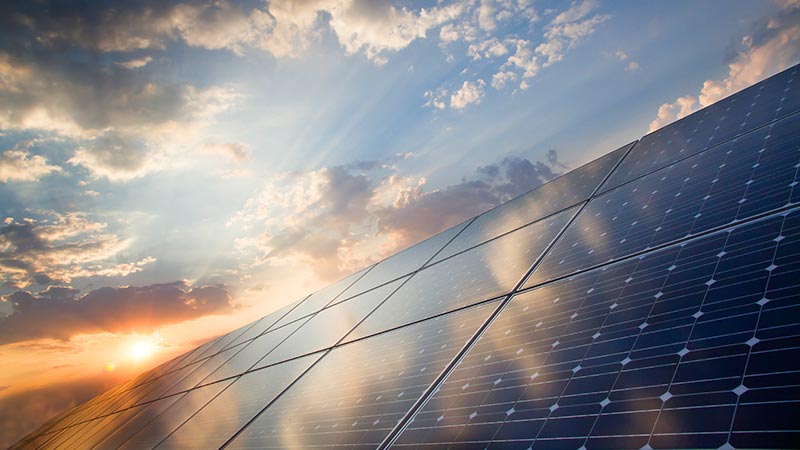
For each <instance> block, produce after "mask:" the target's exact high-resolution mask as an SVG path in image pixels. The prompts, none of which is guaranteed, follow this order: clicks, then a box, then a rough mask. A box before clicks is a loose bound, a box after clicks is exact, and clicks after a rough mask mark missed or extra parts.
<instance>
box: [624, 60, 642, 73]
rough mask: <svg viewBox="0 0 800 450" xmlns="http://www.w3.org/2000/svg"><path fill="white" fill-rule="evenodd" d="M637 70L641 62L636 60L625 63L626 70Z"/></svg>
mask: <svg viewBox="0 0 800 450" xmlns="http://www.w3.org/2000/svg"><path fill="white" fill-rule="evenodd" d="M637 70H639V63H638V62H636V61H630V62H628V64H626V65H625V72H635V71H637Z"/></svg>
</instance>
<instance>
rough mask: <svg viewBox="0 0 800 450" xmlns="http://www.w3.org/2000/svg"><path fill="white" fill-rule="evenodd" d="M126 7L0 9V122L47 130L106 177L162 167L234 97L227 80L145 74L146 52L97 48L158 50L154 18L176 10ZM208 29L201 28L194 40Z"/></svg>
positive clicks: (139, 173)
mask: <svg viewBox="0 0 800 450" xmlns="http://www.w3.org/2000/svg"><path fill="white" fill-rule="evenodd" d="M221 4H222V3H220V5H221ZM136 5H138V6H135V5H133V4H126V5H125V6H122V7H119V8H115V9H111V10H106V9H103V8H99V9H98V10H92V9H88V10H86V11H78V10H77V9H71V8H65V7H63V6H58V5H50V7H47V5H39V4H37V6H36V7H35V8H34V7H28V6H25V5H23V4H19V5H18V6H17V7H16V8H14V10H13V11H9V13H8V14H0V17H1V18H0V27H2V26H3V25H5V26H4V27H2V28H0V29H1V30H2V31H0V38H2V39H3V41H4V43H5V44H4V46H3V48H2V49H0V129H3V130H12V131H27V132H33V133H40V134H41V133H46V134H56V135H57V136H60V137H62V138H63V142H65V143H66V144H67V145H71V146H73V150H74V154H73V157H72V159H71V160H70V162H71V163H72V164H74V165H80V166H83V167H85V168H87V169H89V170H90V171H91V173H92V174H93V175H94V176H98V177H107V178H108V179H110V180H112V181H126V180H130V179H133V178H136V177H140V176H143V175H145V174H146V173H149V172H152V171H155V170H162V169H165V168H169V167H171V164H168V162H172V161H173V160H174V159H176V155H179V154H181V153H187V149H190V148H191V147H192V144H195V142H194V139H196V136H198V135H200V131H201V130H202V129H204V128H205V127H208V126H209V125H210V124H211V123H213V122H214V119H215V117H216V116H217V115H219V114H221V113H223V112H225V111H227V110H228V109H230V108H232V107H233V106H235V105H236V104H237V102H238V94H237V93H236V92H235V88H234V87H232V86H215V85H210V86H203V87H198V86H194V85H192V84H189V83H185V82H181V81H155V80H154V77H155V76H156V75H155V74H154V73H153V72H152V71H150V70H148V68H149V67H147V66H149V65H150V64H151V63H152V61H153V60H154V58H153V56H152V55H147V54H145V55H142V54H141V51H139V52H137V53H136V54H135V55H128V54H121V55H118V54H111V55H103V54H101V53H100V52H111V51H114V52H125V51H129V50H134V49H141V48H145V49H151V48H155V47H158V46H160V44H159V42H161V41H159V40H158V39H156V37H158V36H162V35H170V33H167V32H163V33H162V32H161V31H158V30H161V28H163V27H162V25H163V24H162V22H163V21H164V20H168V21H169V20H173V19H172V18H173V16H175V17H178V16H180V14H178V13H175V12H171V11H172V10H170V11H165V10H162V9H159V8H162V7H156V6H152V7H150V6H144V5H143V4H141V3H137V4H136ZM215 5H216V3H215ZM136 8H139V9H136ZM163 8H166V7H163ZM174 8H175V9H177V10H184V9H186V8H188V6H185V5H183V4H181V5H177V6H174ZM198 8H199V6H198ZM203 8H206V9H208V8H211V9H213V8H216V6H209V5H206V6H203ZM162 13H163V14H162ZM176 14H178V15H177V16H176ZM181 14H183V15H184V16H185V15H186V14H188V12H186V11H183V12H182V13H181ZM215 14H216V13H212V12H209V13H208V15H207V17H206V16H203V17H204V19H203V20H208V21H214V20H217V19H215V18H214V17H216V16H215ZM180 17H183V16H180ZM198 20H200V19H198ZM153 27H155V28H153ZM157 31H158V32H157ZM213 31H214V29H213V27H211V28H208V29H204V30H203V33H202V36H203V39H211V37H212V34H213ZM147 33H155V36H156V37H146V36H149V35H147ZM159 33H161V34H159ZM198 33H199V32H198ZM187 36H188V35H187ZM159 39H160V38H159ZM187 39H188V37H187ZM198 39H199V37H198ZM209 45H210V44H209ZM134 47H135V48H134Z"/></svg>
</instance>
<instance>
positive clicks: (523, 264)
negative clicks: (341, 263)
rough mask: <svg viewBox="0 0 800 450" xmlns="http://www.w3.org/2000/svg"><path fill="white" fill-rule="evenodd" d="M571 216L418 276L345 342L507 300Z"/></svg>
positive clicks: (572, 211)
mask: <svg viewBox="0 0 800 450" xmlns="http://www.w3.org/2000/svg"><path fill="white" fill-rule="evenodd" d="M575 211H576V209H575V208H571V209H568V210H566V211H563V212H560V213H558V214H556V215H554V216H550V217H549V218H547V219H543V220H541V221H539V222H535V223H533V224H531V225H528V226H527V227H525V228H521V229H519V230H517V231H514V232H512V233H509V234H507V235H505V236H503V237H500V238H498V239H495V240H493V241H490V242H487V243H485V244H483V245H481V246H479V247H475V248H473V249H471V250H468V251H466V252H463V253H460V254H458V255H456V256H453V257H452V258H449V259H446V260H444V261H442V262H439V263H437V264H434V265H432V266H430V267H427V268H425V269H424V270H421V271H419V272H417V273H416V274H414V276H412V277H411V279H410V280H409V281H408V282H407V283H405V284H404V285H403V286H402V287H401V288H400V289H399V290H398V291H397V292H395V293H394V294H392V296H391V297H389V299H388V300H386V302H385V303H383V304H382V305H381V306H379V307H378V309H376V310H375V312H373V313H372V314H371V315H370V316H369V317H367V318H366V319H365V320H364V322H362V323H361V324H360V325H359V326H358V327H356V329H355V330H353V332H352V333H351V334H349V335H348V336H347V338H346V340H353V339H357V338H360V337H364V336H368V335H370V334H373V333H377V332H380V331H383V330H387V329H390V328H393V327H397V326H400V325H404V324H407V323H411V322H414V321H416V320H421V319H425V318H427V317H431V316H433V315H436V314H441V313H444V312H447V311H452V310H454V309H457V308H461V307H464V306H468V305H471V304H473V303H476V302H480V301H484V300H488V299H492V298H496V297H500V296H504V295H506V294H507V293H509V292H510V291H511V290H512V289H513V288H514V287H515V286H516V285H517V283H518V282H519V281H520V279H521V278H522V277H523V275H525V273H526V272H527V270H528V269H529V268H530V267H531V265H533V263H534V261H536V259H537V258H538V257H539V256H540V255H541V253H542V252H543V251H544V249H545V248H546V246H547V245H548V244H549V243H550V242H551V241H552V240H553V239H554V238H555V236H556V235H557V234H558V232H559V231H561V229H562V228H563V227H564V226H565V225H566V224H567V222H568V221H569V219H570V218H572V216H573V215H574V214H575Z"/></svg>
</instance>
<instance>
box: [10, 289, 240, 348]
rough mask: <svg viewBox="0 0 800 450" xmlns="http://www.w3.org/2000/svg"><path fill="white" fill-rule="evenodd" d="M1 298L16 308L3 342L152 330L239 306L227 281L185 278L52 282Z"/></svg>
mask: <svg viewBox="0 0 800 450" xmlns="http://www.w3.org/2000/svg"><path fill="white" fill-rule="evenodd" d="M2 300H3V301H5V302H9V303H10V304H11V306H12V308H13V311H12V312H11V314H10V315H8V316H6V317H4V318H0V345H4V344H10V343H14V342H23V341H28V340H34V339H44V338H50V339H59V340H67V339H70V338H71V337H72V336H75V335H77V334H81V333H87V334H91V333H102V332H109V333H134V332H136V333H151V332H153V331H154V330H156V329H158V328H160V327H161V326H163V325H166V324H170V323H178V322H183V321H186V320H191V319H195V318H198V317H201V316H205V315H208V314H221V313H228V312H231V311H232V310H233V309H235V308H236V306H235V305H234V304H233V302H232V299H231V296H230V294H229V293H228V290H227V288H226V287H225V286H213V285H212V286H195V287H190V286H189V285H188V284H187V283H186V282H183V281H176V282H173V283H165V284H154V285H150V286H141V287H133V286H128V287H104V288H100V289H96V290H94V291H91V292H89V293H87V294H84V295H80V293H79V291H78V290H77V289H73V288H70V287H55V286H51V287H49V288H47V289H45V290H44V291H42V292H39V293H37V294H32V293H30V292H26V291H17V292H14V293H13V294H9V295H7V296H4V297H3V298H2Z"/></svg>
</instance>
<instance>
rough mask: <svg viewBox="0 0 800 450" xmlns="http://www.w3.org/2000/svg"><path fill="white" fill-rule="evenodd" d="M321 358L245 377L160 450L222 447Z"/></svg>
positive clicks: (293, 361)
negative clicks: (164, 449) (167, 449)
mask: <svg viewBox="0 0 800 450" xmlns="http://www.w3.org/2000/svg"><path fill="white" fill-rule="evenodd" d="M320 356H321V354H315V355H309V356H305V357H303V358H298V359H293V360H291V361H287V362H284V363H281V364H278V365H274V366H270V367H267V368H264V369H260V370H256V371H254V372H250V373H247V374H245V375H242V377H241V378H239V379H237V380H236V381H235V382H234V383H233V384H232V385H230V386H229V387H228V388H227V389H225V390H224V391H223V392H222V393H221V394H220V395H219V396H217V397H215V398H214V399H213V400H212V401H211V402H209V403H208V404H207V405H206V406H205V407H203V408H202V409H200V410H199V411H198V412H197V413H196V414H195V415H193V416H192V417H191V418H190V419H189V420H187V421H186V422H185V423H183V424H182V425H181V426H180V427H179V428H177V429H176V430H175V431H174V432H173V433H172V434H170V435H169V437H167V438H166V439H165V440H164V441H163V442H161V443H160V444H158V448H209V449H210V448H213V449H217V448H219V447H220V446H221V445H222V444H224V443H225V441H227V440H228V439H229V438H230V437H231V436H232V435H233V434H234V433H235V432H236V431H238V430H239V429H240V428H242V427H243V426H244V425H245V424H247V422H249V421H250V419H252V418H253V417H255V415H256V414H258V412H259V411H261V409H263V408H264V406H265V405H267V404H269V403H270V402H271V401H272V400H273V399H274V398H275V397H276V396H277V395H278V394H279V393H280V392H281V391H282V390H283V389H284V388H286V387H287V386H288V385H289V383H291V382H292V381H294V379H295V378H297V377H298V376H299V375H300V374H301V373H303V371H305V370H306V369H308V368H309V367H310V366H311V365H312V364H313V363H314V362H315V361H316V360H317V359H319V357H320Z"/></svg>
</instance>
